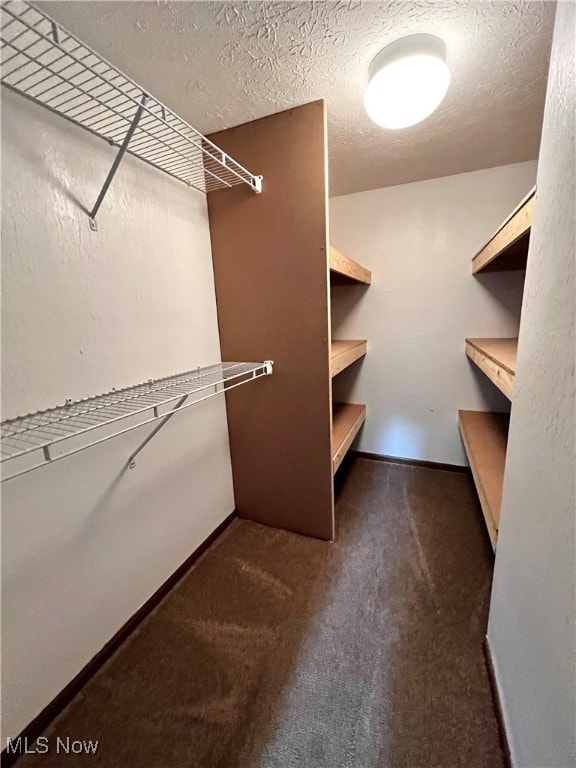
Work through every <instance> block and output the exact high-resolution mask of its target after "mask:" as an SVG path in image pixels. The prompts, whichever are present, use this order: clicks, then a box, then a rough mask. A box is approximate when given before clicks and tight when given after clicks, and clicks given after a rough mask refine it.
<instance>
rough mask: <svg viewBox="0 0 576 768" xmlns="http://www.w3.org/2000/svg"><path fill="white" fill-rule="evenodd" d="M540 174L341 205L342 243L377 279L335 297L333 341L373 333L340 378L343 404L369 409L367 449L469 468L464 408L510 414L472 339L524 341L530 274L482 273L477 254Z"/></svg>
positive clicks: (516, 168)
mask: <svg viewBox="0 0 576 768" xmlns="http://www.w3.org/2000/svg"><path fill="white" fill-rule="evenodd" d="M535 173H536V163H535V162H528V163H520V164H517V165H509V166H503V167H499V168H492V169H489V170H485V171H477V172H475V173H463V174H460V175H457V176H448V177H444V178H441V179H432V180H431V181H422V182H416V183H414V184H404V185H402V186H398V187H388V188H385V189H378V190H373V191H369V192H361V193H358V194H354V195H347V196H344V197H336V198H333V199H331V201H330V241H331V243H332V245H334V246H336V247H337V248H339V249H340V250H342V251H343V252H344V253H345V254H346V255H347V256H349V257H350V258H352V259H354V260H355V261H359V262H360V263H361V264H363V265H364V266H366V267H368V268H369V269H371V270H372V278H373V282H372V285H371V286H370V287H369V288H363V287H359V286H358V287H350V286H346V287H337V288H334V289H333V291H332V337H333V338H335V339H338V338H340V339H345V338H351V339H353V338H368V354H367V356H366V358H365V359H364V361H363V362H362V363H361V364H359V365H356V366H354V367H352V368H350V369H349V370H348V371H346V372H344V373H343V374H341V375H340V376H338V377H337V378H336V379H335V380H334V396H335V398H336V399H342V400H347V401H349V402H359V403H366V406H367V417H366V424H365V426H364V428H363V431H362V434H361V436H360V439H359V441H358V442H357V444H356V446H355V447H356V448H357V449H358V450H361V451H368V452H370V453H378V454H384V455H389V456H399V457H404V458H411V459H424V460H428V461H436V462H446V463H449V464H460V465H462V464H466V463H467V462H466V458H465V454H464V450H463V448H462V443H461V440H460V436H459V434H458V426H457V412H458V409H459V408H464V409H478V410H487V409H488V410H507V409H508V407H509V406H508V401H507V400H506V399H505V398H504V396H503V395H500V393H499V392H498V390H497V389H496V388H495V387H494V386H493V385H492V384H491V383H490V382H489V381H488V380H487V379H486V377H485V376H484V375H483V374H482V373H480V371H478V370H477V369H476V368H475V367H474V366H473V365H472V364H471V363H470V362H469V361H468V359H467V358H466V356H465V354H464V338H465V337H466V336H515V335H516V334H517V330H518V318H519V314H520V305H521V295H522V274H521V273H519V272H509V273H500V274H498V275H494V274H493V275H484V276H482V277H480V278H474V277H472V275H471V259H472V256H473V255H474V253H475V252H476V251H477V250H478V248H480V247H481V246H482V245H483V244H484V243H485V241H486V240H487V239H488V238H489V237H490V235H492V234H493V232H494V231H495V229H496V228H497V227H498V226H499V224H500V223H501V222H502V221H503V219H504V218H505V216H507V215H508V213H509V212H510V211H511V210H512V208H513V207H514V206H515V205H516V204H517V203H518V202H520V200H521V199H522V197H523V196H524V195H525V194H526V192H528V190H529V189H530V188H531V187H532V186H533V185H534V180H535Z"/></svg>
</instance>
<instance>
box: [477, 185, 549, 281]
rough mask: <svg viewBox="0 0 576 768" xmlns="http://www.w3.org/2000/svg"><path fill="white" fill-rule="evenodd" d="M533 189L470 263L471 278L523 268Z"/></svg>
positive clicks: (533, 194) (533, 197)
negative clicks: (473, 275) (485, 273)
mask: <svg viewBox="0 0 576 768" xmlns="http://www.w3.org/2000/svg"><path fill="white" fill-rule="evenodd" d="M535 193H536V187H534V188H533V189H531V190H530V192H529V193H528V194H527V195H526V197H525V198H524V200H522V202H521V203H520V204H519V205H518V206H517V207H516V208H515V209H514V210H513V211H512V213H511V214H510V216H508V218H507V219H506V221H504V223H503V224H501V225H500V227H499V228H498V229H497V231H496V232H495V233H494V235H492V237H491V238H490V240H488V242H487V243H486V245H485V246H484V247H483V248H481V249H480V250H479V251H478V253H477V254H476V255H475V256H474V258H473V259H472V274H477V273H478V272H506V271H511V270H513V269H524V268H525V267H526V256H527V254H528V244H529V242H530V229H531V227H532V216H533V213H534V202H535Z"/></svg>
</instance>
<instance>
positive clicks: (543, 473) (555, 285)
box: [488, 2, 576, 768]
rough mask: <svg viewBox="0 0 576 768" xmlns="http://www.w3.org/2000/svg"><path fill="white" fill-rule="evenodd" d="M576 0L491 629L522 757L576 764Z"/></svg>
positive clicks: (530, 289) (539, 767) (519, 387)
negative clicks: (575, 55) (575, 539)
mask: <svg viewBox="0 0 576 768" xmlns="http://www.w3.org/2000/svg"><path fill="white" fill-rule="evenodd" d="M575 39H576V5H574V4H573V3H568V2H562V3H559V5H558V11H557V20H556V31H555V37H554V43H553V48H552V61H551V67H550V78H549V85H548V95H547V100H546V112H545V118H544V131H543V135H542V145H541V152H540V160H539V164H538V198H537V203H536V210H535V217H534V225H533V228H532V237H531V243H530V252H529V256H528V269H527V275H526V297H525V303H524V309H523V314H522V324H521V329H520V339H519V349H518V367H517V373H516V383H515V395H514V402H513V406H512V419H511V425H510V436H509V442H508V453H507V458H506V473H505V478H504V495H503V501H502V515H501V519H500V530H499V532H498V549H497V553H496V566H495V572H494V584H493V591H492V602H491V607H490V621H489V626H488V637H489V642H490V646H491V650H492V655H493V658H494V662H495V669H496V674H497V679H498V681H499V687H500V694H501V698H502V701H503V709H504V714H505V719H506V723H507V729H508V733H509V736H510V739H511V749H512V755H513V761H514V764H515V765H516V766H518V768H544V767H546V768H572V767H573V766H574V765H576V745H575V722H576V712H575V704H574V698H575V695H576V670H575V667H574V665H575V659H576V647H575V633H576V616H575V610H574V609H575V606H574V596H575V594H576V583H575V581H576V580H575V568H576V554H575V546H574V544H575V541H574V536H575V531H574V522H575V516H576V500H575V473H576V458H575V445H574V419H575V413H576V410H575V402H574V391H575V382H574V354H575V345H576V340H575V334H574V310H575V307H576V295H575V290H574V261H575V256H576V237H575V229H576V221H575V209H576V188H575V183H574V175H575V170H576V158H575V151H574V146H575V115H576V98H575V89H574V81H575V71H574V41H575Z"/></svg>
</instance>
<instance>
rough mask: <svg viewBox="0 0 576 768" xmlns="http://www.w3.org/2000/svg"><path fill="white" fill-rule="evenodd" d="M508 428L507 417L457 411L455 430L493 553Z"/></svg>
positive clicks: (501, 414)
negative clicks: (463, 450)
mask: <svg viewBox="0 0 576 768" xmlns="http://www.w3.org/2000/svg"><path fill="white" fill-rule="evenodd" d="M508 426H509V416H508V414H504V413H490V412H484V411H458V428H459V429H460V435H461V436H462V442H463V443H464V448H465V450H466V455H467V456H468V461H469V463H470V469H471V470H472V476H473V478H474V484H475V486H476V490H477V492H478V498H479V500H480V506H481V507H482V513H483V515H484V520H485V522H486V527H487V529H488V535H489V536H490V542H491V543H492V548H493V549H494V551H496V542H497V538H498V528H499V525H500V507H501V504H502V486H503V483H504V467H505V463H506V444H507V441H508Z"/></svg>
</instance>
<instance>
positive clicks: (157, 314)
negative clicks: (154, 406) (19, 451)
mask: <svg viewBox="0 0 576 768" xmlns="http://www.w3.org/2000/svg"><path fill="white" fill-rule="evenodd" d="M2 96H3V99H2V161H3V163H2V193H3V199H2V219H3V221H2V229H3V241H2V353H3V356H2V406H3V414H2V416H3V418H8V417H11V416H15V415H21V414H23V413H27V412H30V411H34V410H37V409H41V408H46V407H49V406H53V405H57V404H61V403H63V402H64V400H65V399H66V398H74V399H75V398H81V397H86V396H89V395H94V394H99V393H101V392H105V391H108V390H110V389H111V388H112V387H117V388H119V387H123V386H128V385H131V384H137V383H140V382H143V381H146V380H148V379H149V378H157V377H161V376H165V375H169V374H173V373H179V372H182V371H185V370H189V369H190V368H194V367H196V366H198V365H204V364H209V363H213V362H217V361H219V360H220V346H219V338H218V328H217V318H216V304H215V295H214V282H213V273H212V259H211V250H210V238H209V230H208V219H207V209H206V200H205V197H204V196H203V195H201V194H200V193H197V192H195V191H192V190H189V189H187V188H186V187H185V186H184V185H182V184H180V183H178V182H176V181H173V180H171V179H170V178H168V177H167V176H165V175H164V174H161V173H160V172H157V171H155V170H153V169H150V168H149V167H148V166H146V165H145V164H143V163H141V162H140V161H138V160H135V159H133V158H130V157H128V158H127V159H126V160H125V161H124V163H123V165H122V166H121V168H120V170H119V172H118V175H117V177H116V179H115V180H114V182H113V185H112V187H111V189H110V192H109V195H108V197H107V199H106V201H105V202H104V204H103V206H102V209H101V211H100V214H99V217H98V219H99V231H98V232H92V231H90V229H89V226H88V219H87V216H86V214H85V213H84V212H83V211H82V210H81V207H80V206H81V205H82V206H87V207H90V206H91V205H92V203H93V202H94V200H95V199H96V196H97V194H98V191H99V189H100V186H101V183H102V181H103V179H104V178H105V176H106V173H107V172H108V169H109V167H110V163H111V160H112V158H113V157H114V154H115V150H114V149H112V148H111V147H109V146H108V145H107V144H105V143H104V142H102V141H100V140H98V139H96V138H93V137H91V136H90V135H89V134H88V133H86V132H85V131H83V130H81V129H80V128H76V127H75V126H72V125H71V124H69V123H67V122H66V121H65V120H63V119H61V118H58V117H56V116H54V115H51V114H50V113H49V112H48V111H47V110H45V109H42V108H41V107H38V106H35V105H32V104H31V103H29V102H27V101H25V100H24V99H22V98H21V97H18V96H16V95H14V94H12V93H9V92H6V91H5V90H4V89H3V94H2ZM149 430H150V428H139V429H137V430H135V431H133V432H131V433H129V434H127V435H125V436H123V437H120V438H115V439H113V440H110V441H108V442H106V443H104V444H102V445H100V446H98V447H95V448H92V449H88V450H86V451H84V452H82V453H79V454H76V455H75V456H73V457H71V458H67V459H63V460H61V461H59V462H56V463H55V464H54V465H52V466H49V467H45V468H42V469H39V470H36V471H34V472H31V473H29V474H26V475H23V476H21V477H19V478H17V479H13V480H10V481H7V482H5V483H4V484H3V486H2V549H3V557H2V576H3V579H2V587H3V605H2V608H3V637H2V640H3V646H2V651H3V654H2V672H3V679H2V683H3V686H2V694H3V708H2V709H3V736H2V739H3V740H4V738H5V736H6V735H10V736H14V735H16V734H17V733H18V732H19V731H20V730H21V729H22V728H23V727H25V726H26V725H27V723H28V722H29V721H30V720H31V719H32V718H33V717H34V716H36V715H37V714H38V713H39V711H40V710H41V709H42V708H43V707H44V706H45V705H46V704H47V703H49V702H50V701H51V699H52V698H53V697H54V696H55V695H56V694H57V693H58V692H59V691H60V690H61V689H62V688H63V687H64V685H65V684H66V683H68V682H69V681H70V679H71V678H72V677H73V676H74V675H75V674H76V673H77V672H78V671H79V670H80V669H81V668H82V667H83V666H84V664H85V663H86V662H87V661H88V660H89V659H90V658H92V656H93V655H94V654H95V653H96V652H97V651H98V650H99V649H100V648H101V647H102V646H103V645H104V644H105V643H106V641H108V640H109V639H110V637H111V636H112V635H113V634H114V633H115V632H116V631H117V630H118V629H119V627H120V626H122V624H123V623H124V622H125V621H126V620H127V619H128V618H129V617H130V616H131V615H132V614H133V613H134V612H135V611H136V610H137V609H138V608H139V607H140V606H141V605H142V604H143V603H144V602H145V601H146V600H147V598H148V597H150V595H151V594H152V593H153V592H154V591H155V590H156V589H157V588H158V587H159V586H160V584H161V583H162V582H163V581H164V580H165V579H166V578H167V577H168V576H169V575H170V574H171V573H173V571H174V570H175V569H176V568H177V567H178V566H179V565H180V564H181V563H182V562H183V561H184V560H185V559H186V557H187V556H188V555H190V554H191V552H193V550H194V549H195V548H196V547H197V546H198V545H199V544H200V543H201V542H202V541H203V540H204V539H205V538H206V537H207V536H208V535H209V534H210V533H211V532H212V531H213V530H214V528H216V526H217V525H218V524H219V523H220V522H221V521H222V520H223V519H224V518H225V517H226V516H227V515H228V514H229V513H230V512H232V510H233V508H234V499H233V490H232V479H231V468H230V457H229V446H228V432H227V424H226V415H225V405H224V401H223V399H222V398H213V399H210V400H208V401H206V402H205V403H202V404H200V405H197V406H195V407H193V408H190V409H188V410H187V411H184V412H182V413H181V414H178V415H176V416H175V417H174V418H173V419H172V420H171V421H170V422H169V423H168V424H167V425H166V426H165V427H163V428H162V430H161V431H160V432H159V433H158V434H157V435H156V436H155V437H154V438H153V439H152V441H151V442H150V443H149V444H148V445H147V446H146V447H145V448H144V449H143V451H142V453H141V454H140V455H139V456H138V458H137V463H136V467H135V468H134V469H131V470H130V469H126V468H125V462H126V460H127V458H128V457H129V456H130V454H131V453H132V451H133V450H134V449H135V448H137V447H138V446H139V445H140V444H141V442H142V440H143V439H144V438H145V436H146V435H147V434H149Z"/></svg>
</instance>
